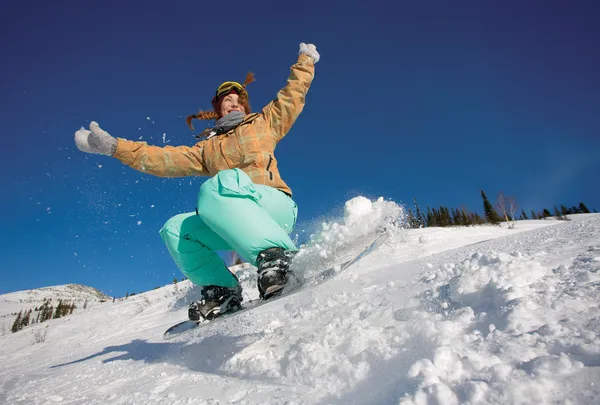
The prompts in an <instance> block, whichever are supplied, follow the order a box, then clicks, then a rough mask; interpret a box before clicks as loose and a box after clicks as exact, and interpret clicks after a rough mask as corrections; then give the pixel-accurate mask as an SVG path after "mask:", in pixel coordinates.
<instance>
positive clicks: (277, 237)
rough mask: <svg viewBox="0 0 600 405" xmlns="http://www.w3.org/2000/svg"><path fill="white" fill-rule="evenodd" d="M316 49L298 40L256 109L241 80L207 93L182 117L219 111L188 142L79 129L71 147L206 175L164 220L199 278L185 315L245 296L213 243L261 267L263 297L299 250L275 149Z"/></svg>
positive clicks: (184, 263) (173, 244) (175, 249)
mask: <svg viewBox="0 0 600 405" xmlns="http://www.w3.org/2000/svg"><path fill="white" fill-rule="evenodd" d="M319 58H320V55H319V53H318V52H317V50H316V47H315V46H314V45H313V44H305V43H301V44H300V51H299V55H298V59H297V61H296V63H295V64H293V65H292V66H291V72H290V75H289V78H288V81H287V84H286V86H285V87H284V88H283V89H281V90H280V91H279V92H278V93H277V96H276V98H275V99H274V100H273V101H271V102H270V103H269V104H267V105H266V106H265V107H264V108H263V109H262V110H261V111H260V112H258V113H252V112H251V108H250V104H249V100H248V92H247V89H246V86H247V85H248V84H249V83H251V82H252V81H254V77H253V75H252V74H251V73H249V74H248V75H247V77H246V81H245V82H244V83H243V84H240V83H238V82H224V83H223V84H221V85H220V86H219V87H218V89H217V91H216V93H215V96H214V97H213V99H212V106H213V111H200V112H199V113H197V114H194V115H191V116H189V117H188V118H187V123H188V125H189V127H190V129H192V130H193V126H192V125H191V121H192V120H193V119H198V120H208V119H215V120H216V123H215V126H214V127H212V128H209V129H207V130H205V131H204V132H202V133H201V134H200V135H198V136H197V137H199V138H201V140H200V141H199V142H198V143H196V144H195V145H194V146H191V147H188V146H177V147H173V146H164V147H158V146H150V145H148V144H147V143H146V142H135V141H130V140H126V139H123V138H114V137H112V136H111V135H110V134H109V133H108V132H106V131H104V130H103V129H101V128H100V126H99V125H98V123H96V122H94V121H92V122H91V123H90V129H89V130H86V129H84V128H81V129H80V130H78V131H77V132H76V133H75V143H76V145H77V147H78V148H79V149H80V150H82V151H84V152H88V153H97V154H102V155H107V156H113V157H115V158H116V159H118V160H120V161H121V162H122V163H124V164H125V165H127V166H130V167H132V168H133V169H135V170H138V171H141V172H144V173H148V174H153V175H156V176H160V177H183V176H210V177H211V178H210V179H208V180H207V181H205V182H204V183H203V184H202V186H201V187H200V191H199V193H198V200H197V205H196V211H195V212H189V213H182V214H178V215H176V216H174V217H173V218H171V219H169V220H168V221H167V222H166V223H165V224H164V225H163V227H162V228H161V229H160V235H161V237H162V239H163V241H164V243H165V244H166V246H167V249H168V250H169V252H170V254H171V256H172V257H173V260H174V261H175V263H176V264H177V266H178V267H179V269H180V270H181V272H182V273H183V274H184V275H185V276H186V277H187V278H188V279H190V280H191V281H192V282H193V283H194V284H196V285H199V286H201V287H202V288H201V298H200V300H198V301H196V302H193V303H191V305H190V307H189V310H188V315H189V318H190V319H191V320H200V318H204V319H213V318H215V317H217V316H219V315H220V314H222V313H224V312H227V311H228V310H229V309H231V308H235V307H237V306H239V305H240V304H241V301H242V293H241V292H242V291H241V286H240V284H239V282H238V279H237V278H236V277H235V275H233V274H232V273H231V272H230V271H229V269H228V268H227V266H226V265H225V263H224V262H223V260H222V259H221V258H220V257H219V255H218V254H217V253H216V251H217V250H225V251H227V250H230V251H235V252H237V253H238V254H239V255H240V256H241V257H242V258H243V259H245V260H246V261H247V262H248V263H251V264H253V265H255V266H256V267H257V268H258V290H259V294H260V297H261V298H262V299H268V298H270V297H271V296H273V295H276V294H277V293H278V292H280V291H281V290H282V288H283V287H284V286H285V285H286V283H287V282H288V280H289V278H290V274H289V264H290V261H291V258H292V257H293V255H294V254H295V252H297V248H296V246H295V245H294V243H293V242H292V240H291V239H290V237H289V234H290V232H291V231H292V230H293V228H294V226H295V224H296V218H297V214H298V208H297V206H296V203H295V202H294V200H293V199H292V191H291V189H290V188H289V187H288V185H287V184H286V183H285V182H284V181H283V180H282V178H281V176H280V173H279V170H278V168H277V160H276V159H275V156H274V151H275V147H276V145H277V143H278V142H279V141H281V139H282V138H283V137H284V136H285V135H286V134H287V133H288V132H289V130H290V129H291V127H292V125H293V124H294V122H295V121H296V119H297V117H298V116H299V114H300V113H301V111H302V109H303V108H304V102H305V97H306V94H307V92H308V89H309V87H310V85H311V83H312V80H313V78H314V69H315V68H314V66H315V64H316V63H317V62H318V61H319Z"/></svg>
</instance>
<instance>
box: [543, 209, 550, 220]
mask: <svg viewBox="0 0 600 405" xmlns="http://www.w3.org/2000/svg"><path fill="white" fill-rule="evenodd" d="M551 216H552V214H551V213H550V211H548V209H546V208H544V210H543V211H542V218H544V219H546V218H548V217H551Z"/></svg>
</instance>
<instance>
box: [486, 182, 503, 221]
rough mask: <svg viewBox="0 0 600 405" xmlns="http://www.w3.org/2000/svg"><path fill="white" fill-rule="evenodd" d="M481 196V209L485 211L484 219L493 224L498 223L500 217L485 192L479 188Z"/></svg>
mask: <svg viewBox="0 0 600 405" xmlns="http://www.w3.org/2000/svg"><path fill="white" fill-rule="evenodd" d="M481 198H483V211H484V212H485V219H486V220H487V221H488V222H489V223H490V224H493V225H497V224H499V223H500V221H501V218H500V216H499V215H498V213H497V212H496V210H494V207H493V206H492V204H491V203H490V201H489V200H488V198H487V196H486V195H485V193H484V192H483V190H481Z"/></svg>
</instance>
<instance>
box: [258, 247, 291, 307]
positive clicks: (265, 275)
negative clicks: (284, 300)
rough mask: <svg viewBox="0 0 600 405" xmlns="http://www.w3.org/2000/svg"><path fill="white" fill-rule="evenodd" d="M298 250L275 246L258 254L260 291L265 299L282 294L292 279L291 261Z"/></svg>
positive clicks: (261, 296)
mask: <svg viewBox="0 0 600 405" xmlns="http://www.w3.org/2000/svg"><path fill="white" fill-rule="evenodd" d="M296 253H297V252H296V251H291V250H284V249H283V248H279V247H274V248H269V249H266V250H263V251H262V252H260V253H259V254H258V257H257V259H256V267H258V292H259V295H260V298H261V299H263V300H266V299H269V298H271V297H273V296H275V295H279V294H281V292H282V291H283V288H284V287H285V286H286V284H288V282H290V281H291V278H292V276H293V275H292V272H291V271H290V263H291V261H292V259H293V257H294V256H295V255H296Z"/></svg>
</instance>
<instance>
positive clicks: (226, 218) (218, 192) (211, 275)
mask: <svg viewBox="0 0 600 405" xmlns="http://www.w3.org/2000/svg"><path fill="white" fill-rule="evenodd" d="M297 214H298V208H297V206H296V204H295V203H294V201H293V200H292V198H290V197H289V196H288V195H287V194H285V193H283V192H281V191H280V190H278V189H276V188H273V187H269V186H265V185H261V184H254V183H253V182H252V180H251V179H250V177H248V175H247V174H246V173H244V172H243V171H242V170H239V169H231V170H223V171H221V172H219V173H218V174H217V175H216V176H214V177H213V178H211V179H210V180H207V181H206V182H205V183H204V184H203V185H202V186H201V187H200V192H199V194H198V205H197V213H196V212H190V213H184V214H178V215H175V216H174V217H173V218H171V219H169V220H168V221H167V222H166V223H165V224H164V226H163V227H162V228H161V230H160V235H161V237H162V239H163V241H164V242H165V244H166V245H167V249H168V250H169V253H170V254H171V256H172V257H173V259H174V260H175V263H176V264H177V266H178V267H179V269H180V270H181V272H182V273H183V274H185V276H186V277H187V278H188V279H190V280H191V281H192V283H194V284H196V285H200V286H204V285H218V286H223V287H235V286H237V284H238V281H237V279H236V278H235V277H234V276H233V275H232V274H231V272H230V271H229V269H228V268H227V266H226V265H225V263H224V262H223V260H222V259H221V257H220V256H219V255H218V254H217V253H216V251H217V250H234V251H236V252H237V253H238V254H239V255H240V256H241V257H242V258H243V259H245V260H246V261H247V262H248V263H250V264H252V265H256V257H257V256H258V254H259V253H260V252H261V251H263V250H265V249H268V248H270V247H282V248H284V249H292V250H296V247H295V245H294V243H293V242H292V240H291V239H290V237H289V233H290V232H291V231H292V230H293V229H294V226H295V225H296V217H297Z"/></svg>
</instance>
